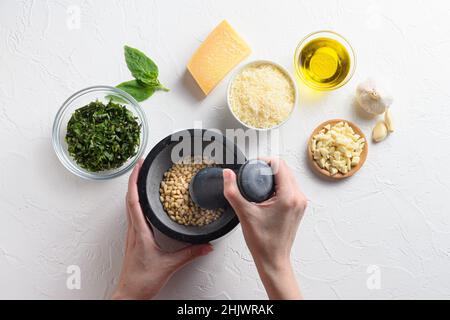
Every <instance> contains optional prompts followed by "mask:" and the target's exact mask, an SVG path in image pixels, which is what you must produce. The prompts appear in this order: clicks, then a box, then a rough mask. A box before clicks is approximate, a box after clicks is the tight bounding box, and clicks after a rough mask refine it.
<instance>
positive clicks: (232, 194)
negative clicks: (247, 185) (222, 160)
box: [223, 169, 251, 216]
mask: <svg viewBox="0 0 450 320" xmlns="http://www.w3.org/2000/svg"><path fill="white" fill-rule="evenodd" d="M223 194H224V196H225V198H226V199H227V200H228V202H229V203H230V204H231V206H232V207H233V209H234V211H235V212H236V214H237V215H238V216H239V215H240V213H241V212H243V211H245V209H246V208H248V206H249V205H251V203H250V202H248V201H247V200H246V199H245V198H244V197H243V196H242V194H241V192H240V191H239V187H238V185H237V183H236V174H235V173H234V171H233V170H230V169H224V170H223Z"/></svg>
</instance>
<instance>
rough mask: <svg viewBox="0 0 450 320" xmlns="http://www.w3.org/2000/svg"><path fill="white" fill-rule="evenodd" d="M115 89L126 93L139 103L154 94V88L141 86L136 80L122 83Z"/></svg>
mask: <svg viewBox="0 0 450 320" xmlns="http://www.w3.org/2000/svg"><path fill="white" fill-rule="evenodd" d="M117 88H119V89H122V90H123V91H125V92H128V93H129V94H130V95H131V96H133V98H135V99H136V100H137V101H139V102H141V101H144V100H147V99H148V98H149V97H150V96H151V95H152V94H153V93H154V92H155V88H153V87H150V86H147V85H145V84H142V83H141V82H140V81H138V80H130V81H127V82H122V83H121V84H119V85H118V86H117Z"/></svg>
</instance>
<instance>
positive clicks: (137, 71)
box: [117, 46, 169, 102]
mask: <svg viewBox="0 0 450 320" xmlns="http://www.w3.org/2000/svg"><path fill="white" fill-rule="evenodd" d="M124 49H125V61H126V63H127V66H128V69H129V70H130V72H131V74H132V75H133V77H134V78H135V79H136V80H131V81H127V82H123V83H121V84H119V85H118V86H117V88H119V89H122V90H123V91H125V92H127V93H129V94H130V95H131V96H132V97H133V98H135V99H136V100H137V101H139V102H141V101H144V100H146V99H148V98H149V97H150V96H151V95H152V94H153V93H154V92H155V91H156V90H162V91H169V89H167V88H166V87H165V86H163V85H162V84H161V82H159V80H158V75H159V70H158V66H157V65H156V64H155V63H154V62H153V60H152V59H150V58H149V57H147V56H146V55H145V54H144V53H143V52H141V51H139V50H138V49H135V48H131V47H129V46H125V47H124Z"/></svg>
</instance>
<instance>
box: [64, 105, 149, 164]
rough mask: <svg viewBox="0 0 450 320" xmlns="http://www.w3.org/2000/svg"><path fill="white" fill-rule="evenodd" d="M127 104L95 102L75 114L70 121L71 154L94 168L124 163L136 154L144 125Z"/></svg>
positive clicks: (68, 141) (76, 159) (69, 147)
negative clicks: (142, 125) (141, 124)
mask: <svg viewBox="0 0 450 320" xmlns="http://www.w3.org/2000/svg"><path fill="white" fill-rule="evenodd" d="M136 119H137V118H136V117H135V116H134V115H133V113H132V112H131V111H129V110H128V109H127V108H126V107H125V106H122V105H120V104H117V103H114V102H112V101H110V102H109V103H108V104H107V105H105V104H103V103H102V102H100V101H94V102H91V103H89V104H88V105H86V106H84V107H81V108H79V109H77V110H75V112H74V113H73V114H72V116H71V118H70V120H69V122H68V124H67V134H66V142H67V144H68V150H69V154H70V155H71V156H72V157H73V158H74V159H75V161H76V163H77V164H78V165H80V166H81V167H82V168H84V169H86V170H89V171H92V172H98V171H104V170H111V169H115V168H118V167H120V166H122V165H123V164H124V163H125V162H126V161H127V160H128V159H129V158H131V157H132V156H134V155H135V154H136V153H137V149H138V146H139V144H140V135H141V126H140V124H139V123H138V122H137V121H136Z"/></svg>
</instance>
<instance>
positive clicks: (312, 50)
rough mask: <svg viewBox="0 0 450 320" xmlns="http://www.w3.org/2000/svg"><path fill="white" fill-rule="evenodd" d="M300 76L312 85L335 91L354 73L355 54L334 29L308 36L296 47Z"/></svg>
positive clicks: (320, 89)
mask: <svg viewBox="0 0 450 320" xmlns="http://www.w3.org/2000/svg"><path fill="white" fill-rule="evenodd" d="M294 66H295V70H296V73H297V76H298V77H299V78H300V79H301V80H302V81H303V82H304V83H305V84H306V85H308V86H309V87H311V88H313V89H316V90H319V91H327V90H335V89H337V88H340V87H342V86H343V85H344V84H346V83H347V82H348V81H349V80H350V78H351V77H352V76H353V73H354V71H355V66H356V57H355V53H354V51H353V49H352V47H351V46H350V44H349V43H348V41H347V40H345V39H344V38H343V37H342V36H340V35H339V34H337V33H335V32H333V31H319V32H314V33H312V34H310V35H308V36H306V37H305V38H304V39H303V40H302V41H300V43H299V45H298V46H297V49H296V50H295V56H294Z"/></svg>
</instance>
